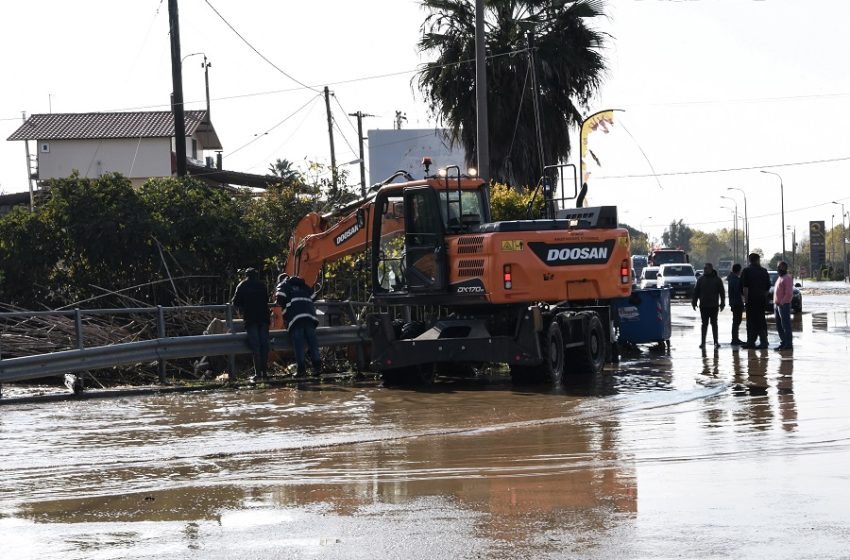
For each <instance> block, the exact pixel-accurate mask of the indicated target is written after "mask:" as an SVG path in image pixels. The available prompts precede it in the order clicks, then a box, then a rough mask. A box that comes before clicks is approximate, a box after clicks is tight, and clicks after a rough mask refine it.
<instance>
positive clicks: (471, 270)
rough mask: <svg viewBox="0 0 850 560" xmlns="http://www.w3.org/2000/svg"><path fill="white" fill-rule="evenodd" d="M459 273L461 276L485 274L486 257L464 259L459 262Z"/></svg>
mask: <svg viewBox="0 0 850 560" xmlns="http://www.w3.org/2000/svg"><path fill="white" fill-rule="evenodd" d="M457 275H458V276H459V277H461V278H466V277H478V276H483V275H484V259H464V260H461V261H458V263H457Z"/></svg>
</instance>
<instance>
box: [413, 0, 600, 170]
mask: <svg viewBox="0 0 850 560" xmlns="http://www.w3.org/2000/svg"><path fill="white" fill-rule="evenodd" d="M422 5H423V6H424V7H425V9H426V10H428V11H429V15H428V16H427V17H426V19H425V22H424V23H423V25H422V39H421V40H420V41H419V49H420V51H422V52H434V53H435V54H436V59H435V60H433V61H432V62H431V63H429V64H427V65H426V66H425V67H424V69H423V70H422V71H421V72H420V74H419V76H418V78H417V81H418V86H419V89H420V91H421V92H422V93H423V95H424V96H425V98H426V99H427V100H428V102H429V104H430V109H431V112H432V113H433V114H434V115H436V116H438V117H439V118H440V120H441V121H443V122H445V124H446V125H447V126H448V127H449V129H450V130H451V132H452V135H453V139H454V140H455V141H459V142H460V143H461V144H462V145H463V147H464V148H465V150H466V153H467V157H468V158H470V161H476V160H477V156H476V145H475V144H476V138H475V134H476V126H475V122H476V103H475V3H474V2H470V1H469V0H423V2H422ZM484 6H485V11H486V19H487V26H486V39H485V41H486V50H487V53H488V54H489V55H490V56H491V58H489V59H488V60H487V92H488V96H487V104H488V120H489V129H490V145H489V147H490V169H491V173H492V176H493V177H495V178H497V180H499V181H504V182H509V183H512V184H525V185H533V184H536V183H537V180H538V179H539V177H540V174H541V169H540V163H539V162H540V156H539V154H538V148H537V146H538V141H537V138H538V137H537V129H536V127H535V124H534V123H535V118H534V112H533V105H532V97H531V91H530V83H531V82H530V79H529V75H530V71H529V70H530V57H529V56H528V39H527V35H528V33H529V32H530V31H533V32H534V35H535V38H534V45H535V48H534V58H535V73H536V76H537V84H538V92H539V95H538V101H539V106H540V123H541V128H542V130H541V135H542V138H543V142H542V144H543V161H544V163H547V164H551V163H557V162H559V161H564V160H566V159H567V156H568V155H569V153H570V135H569V134H568V131H569V129H570V127H577V126H579V125H580V124H581V122H582V120H583V118H584V116H583V114H582V113H583V111H582V107H586V106H587V104H588V103H589V102H590V100H591V99H592V98H593V96H594V94H595V93H596V91H597V90H598V88H599V86H600V84H601V81H602V77H603V73H604V71H605V65H604V61H603V58H602V49H603V48H604V47H605V38H606V36H605V35H604V34H603V33H600V32H598V31H595V30H594V29H592V28H591V27H589V26H588V25H587V24H586V21H588V20H590V19H592V18H595V17H598V16H602V15H603V13H602V7H603V4H602V2H600V1H598V0H576V1H573V2H564V1H563V0H489V1H488V2H485V4H484Z"/></svg>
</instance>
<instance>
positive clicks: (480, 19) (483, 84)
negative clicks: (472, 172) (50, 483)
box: [475, 0, 490, 181]
mask: <svg viewBox="0 0 850 560" xmlns="http://www.w3.org/2000/svg"><path fill="white" fill-rule="evenodd" d="M484 47H485V30H484V0H475V107H476V109H475V113H476V124H477V130H476V138H475V149H476V151H477V152H478V176H479V177H481V178H482V179H484V180H485V181H489V180H490V144H489V142H490V131H489V128H488V121H487V53H486V50H485V48H484Z"/></svg>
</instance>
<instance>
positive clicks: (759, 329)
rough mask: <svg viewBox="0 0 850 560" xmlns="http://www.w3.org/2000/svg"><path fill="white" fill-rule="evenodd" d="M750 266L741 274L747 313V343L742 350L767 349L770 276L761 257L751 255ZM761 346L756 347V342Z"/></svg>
mask: <svg viewBox="0 0 850 560" xmlns="http://www.w3.org/2000/svg"><path fill="white" fill-rule="evenodd" d="M748 258H749V261H750V266H748V267H747V268H745V269H744V270H743V271H742V272H741V290H742V292H743V296H744V309H745V310H746V311H747V343H746V344H742V345H741V348H767V319H765V317H764V307H765V303H766V301H767V295H768V291H769V290H770V275H769V274H768V273H767V270H766V269H765V268H764V267H763V266H761V256H760V255H759V254H758V253H750V256H749V257H748ZM757 339H761V340H760V341H759V345H758V346H756V340H757Z"/></svg>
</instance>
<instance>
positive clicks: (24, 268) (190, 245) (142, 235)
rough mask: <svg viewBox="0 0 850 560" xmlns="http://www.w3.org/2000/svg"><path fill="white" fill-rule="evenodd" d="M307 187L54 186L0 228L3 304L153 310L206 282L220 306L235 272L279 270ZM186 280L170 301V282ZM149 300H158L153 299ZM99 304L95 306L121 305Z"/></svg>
mask: <svg viewBox="0 0 850 560" xmlns="http://www.w3.org/2000/svg"><path fill="white" fill-rule="evenodd" d="M310 190H311V187H308V186H306V185H302V186H300V187H299V192H296V189H289V188H286V187H284V186H283V185H278V186H276V187H274V188H271V189H270V190H269V191H267V192H265V193H261V194H257V195H255V194H253V193H250V192H247V191H235V192H234V191H229V190H224V189H221V188H216V187H210V186H208V185H206V184H204V183H202V182H199V181H197V180H194V179H191V178H185V179H177V178H165V179H152V180H150V181H148V182H147V183H145V184H144V185H143V186H141V187H140V188H138V189H134V188H133V187H132V186H131V184H130V182H129V181H128V180H127V179H125V178H124V177H121V176H120V175H105V176H103V177H101V178H99V179H84V178H80V177H79V176H76V175H75V176H72V177H69V178H67V179H62V180H57V181H53V182H52V184H51V188H50V191H49V193H50V194H49V197H48V199H47V201H46V202H45V204H43V205H42V206H40V207H37V208H36V211H35V212H33V213H30V212H28V211H25V210H23V209H16V210H15V211H13V212H11V213H9V214H8V215H6V216H3V217H2V218H0V301H3V302H6V303H12V304H15V305H18V306H20V307H24V308H38V307H42V306H48V307H54V306H60V305H68V304H71V303H74V302H79V301H82V300H86V299H88V298H92V297H100V296H103V295H104V294H109V293H111V292H115V291H118V290H126V289H127V288H129V287H132V286H140V285H146V284H149V283H156V285H157V286H159V288H158V289H147V290H136V291H133V292H126V291H125V292H124V296H132V297H133V298H136V299H141V300H144V301H148V302H150V303H165V304H169V303H171V302H172V300H173V298H175V297H177V296H178V295H180V296H181V297H182V296H186V295H187V294H188V295H189V296H190V297H191V295H192V293H193V289H195V288H197V287H198V284H199V283H200V282H201V280H200V279H198V277H211V278H209V280H210V282H211V283H212V289H213V290H214V291H215V293H216V294H217V295H216V296H215V298H213V299H210V298H207V299H206V300H205V301H212V302H214V303H222V302H223V301H224V300H225V299H227V298H228V297H229V294H228V293H226V292H227V290H229V289H230V285H231V283H232V282H233V281H234V280H235V279H236V276H237V272H236V271H237V269H238V268H244V267H247V266H254V267H260V268H263V267H265V268H266V269H267V271H268V273H269V274H270V275H273V274H275V273H276V272H277V270H276V269H275V264H276V263H279V262H281V261H282V258H283V255H284V251H285V249H286V246H287V243H288V241H289V237H290V234H291V231H292V229H293V227H294V226H295V224H296V223H297V222H298V220H299V219H301V217H302V216H304V215H305V214H306V213H307V212H308V211H309V210H311V209H313V207H314V206H315V202H314V200H315V196H313V195H311V194H304V193H305V192H307V193H309V192H310ZM180 276H189V277H192V279H190V280H187V284H184V285H183V287H181V288H178V289H179V290H180V294H175V293H169V292H170V291H171V282H170V281H167V282H163V281H164V280H169V278H170V277H180ZM151 298H155V300H153V299H151ZM126 303H127V300H123V299H117V300H116V299H113V300H109V299H98V300H96V301H95V302H92V303H91V305H93V306H101V307H104V306H108V305H122V304H126Z"/></svg>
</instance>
